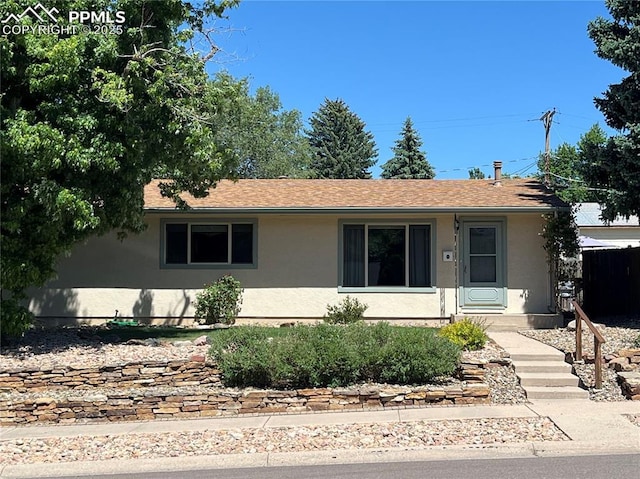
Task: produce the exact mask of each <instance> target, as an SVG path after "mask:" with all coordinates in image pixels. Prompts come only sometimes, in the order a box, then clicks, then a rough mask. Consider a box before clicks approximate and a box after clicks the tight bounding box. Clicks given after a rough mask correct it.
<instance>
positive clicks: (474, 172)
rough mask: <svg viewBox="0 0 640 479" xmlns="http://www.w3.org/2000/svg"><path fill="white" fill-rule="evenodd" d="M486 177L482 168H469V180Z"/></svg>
mask: <svg viewBox="0 0 640 479" xmlns="http://www.w3.org/2000/svg"><path fill="white" fill-rule="evenodd" d="M485 178H486V177H485V175H484V173H483V172H482V170H481V169H480V168H478V167H477V166H476V167H475V168H471V169H470V170H469V179H470V180H484V179H485Z"/></svg>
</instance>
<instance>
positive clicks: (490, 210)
mask: <svg viewBox="0 0 640 479" xmlns="http://www.w3.org/2000/svg"><path fill="white" fill-rule="evenodd" d="M569 209H570V207H569V206H553V205H540V206H472V207H464V206H462V207H449V208H445V207H427V208H410V207H398V208H389V207H385V208H377V207H359V206H358V207H355V206H354V207H349V206H345V207H338V208H336V207H323V208H318V207H265V208H261V207H253V208H212V207H192V208H188V209H178V208H170V207H162V208H145V209H144V211H145V212H146V213H171V214H280V215H282V214H325V215H327V214H362V213H377V214H404V213H409V214H442V213H469V214H470V213H482V214H498V213H503V214H504V213H549V212H552V211H556V210H559V211H563V210H569Z"/></svg>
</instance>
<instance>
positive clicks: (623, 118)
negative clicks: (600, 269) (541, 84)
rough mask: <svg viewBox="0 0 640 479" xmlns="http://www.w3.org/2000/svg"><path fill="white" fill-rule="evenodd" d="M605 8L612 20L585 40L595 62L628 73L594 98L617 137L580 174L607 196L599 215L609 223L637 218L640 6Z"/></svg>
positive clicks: (595, 24)
mask: <svg viewBox="0 0 640 479" xmlns="http://www.w3.org/2000/svg"><path fill="white" fill-rule="evenodd" d="M606 5H607V8H608V9H609V12H610V13H611V17H612V18H611V19H608V18H602V17H598V18H597V19H595V20H594V21H592V22H591V23H590V24H589V29H588V30H589V36H590V37H591V39H592V40H593V41H594V43H595V44H596V53H597V55H598V56H599V57H600V58H603V59H605V60H609V61H610V62H611V63H613V64H614V65H616V66H618V67H620V68H622V69H623V70H625V71H626V72H628V73H629V74H628V76H626V77H625V78H624V79H623V80H622V81H621V82H620V83H617V84H613V85H610V86H609V88H608V89H607V91H605V92H604V94H603V96H602V97H601V98H596V99H595V104H596V106H597V107H598V108H599V109H600V111H602V113H603V114H604V116H605V119H606V122H607V125H609V126H610V127H611V128H613V129H615V130H617V131H618V132H619V134H618V135H616V136H613V137H611V138H610V139H609V141H608V142H607V144H606V146H604V147H601V148H594V149H593V150H592V151H591V152H590V153H591V156H590V157H589V162H588V167H587V168H585V172H584V174H585V180H587V182H588V183H589V184H590V185H591V186H592V187H595V188H599V189H604V190H606V191H607V194H606V195H605V196H604V198H603V203H604V206H605V208H604V210H603V216H604V217H605V218H606V219H613V218H615V217H616V216H617V215H623V216H629V215H638V214H640V2H638V1H629V0H607V1H606Z"/></svg>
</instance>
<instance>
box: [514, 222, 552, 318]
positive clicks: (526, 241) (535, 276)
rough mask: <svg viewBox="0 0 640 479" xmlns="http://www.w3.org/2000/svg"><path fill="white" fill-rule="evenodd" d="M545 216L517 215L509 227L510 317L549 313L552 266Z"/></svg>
mask: <svg viewBox="0 0 640 479" xmlns="http://www.w3.org/2000/svg"><path fill="white" fill-rule="evenodd" d="M542 226H543V218H542V216H541V215H513V216H510V217H509V220H508V223H507V282H508V285H509V290H508V304H507V310H506V312H507V313H511V314H517V313H529V312H536V313H547V312H548V305H549V302H550V301H549V272H548V271H549V266H548V264H547V257H546V252H545V251H544V248H543V244H544V239H543V238H542V236H540V233H541V232H542Z"/></svg>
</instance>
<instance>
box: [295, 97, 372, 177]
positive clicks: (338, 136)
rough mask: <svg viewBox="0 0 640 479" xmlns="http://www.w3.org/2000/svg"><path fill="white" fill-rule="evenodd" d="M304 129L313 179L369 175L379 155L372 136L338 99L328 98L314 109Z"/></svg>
mask: <svg viewBox="0 0 640 479" xmlns="http://www.w3.org/2000/svg"><path fill="white" fill-rule="evenodd" d="M309 121H310V123H311V129H310V130H308V131H306V134H307V137H308V139H309V145H310V146H311V152H312V160H311V165H310V169H311V171H312V173H313V176H315V177H316V178H345V179H361V178H370V177H371V173H370V172H369V168H371V167H372V166H373V165H375V163H376V162H375V158H376V156H377V155H378V150H377V149H376V145H375V142H374V140H373V135H372V134H371V133H370V132H368V131H365V124H364V122H363V121H362V120H361V119H360V118H359V117H358V116H357V115H356V114H355V113H353V112H352V111H351V110H349V107H348V106H347V105H346V103H345V102H344V101H342V100H340V99H337V100H329V99H326V98H325V101H324V103H323V104H322V105H321V106H320V108H319V109H318V111H317V112H315V113H314V114H313V115H312V116H311V119H310V120H309Z"/></svg>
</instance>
